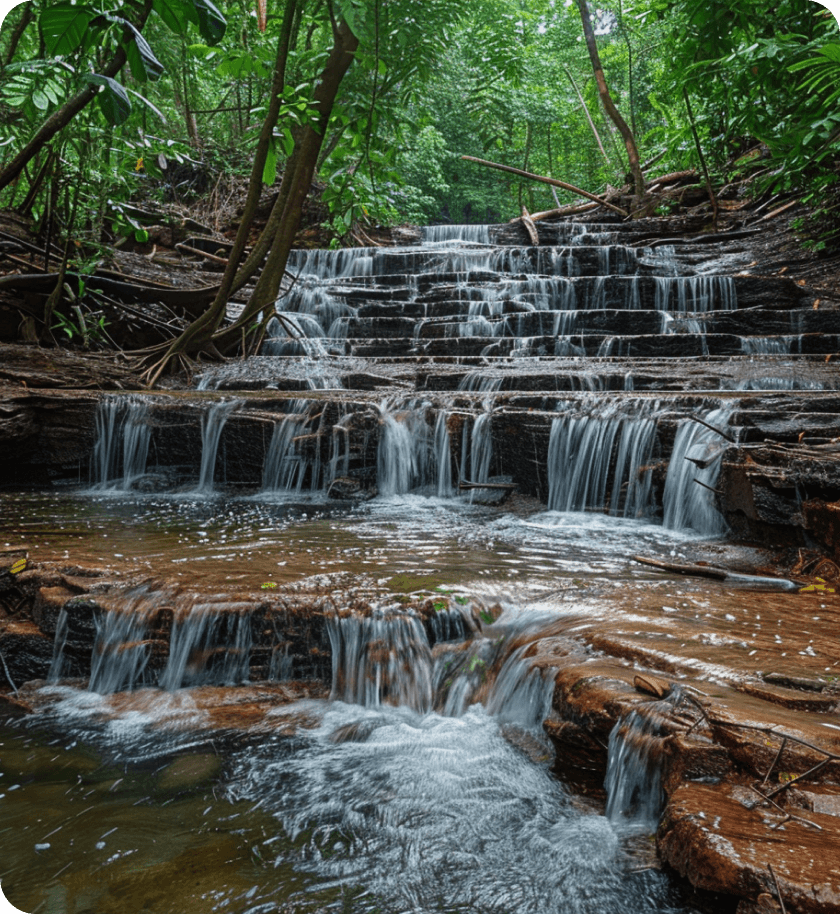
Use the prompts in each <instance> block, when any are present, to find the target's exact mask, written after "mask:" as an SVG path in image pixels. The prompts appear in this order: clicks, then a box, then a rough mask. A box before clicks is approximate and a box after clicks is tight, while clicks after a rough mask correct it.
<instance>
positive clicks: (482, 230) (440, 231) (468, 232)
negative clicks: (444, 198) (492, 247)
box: [423, 225, 490, 244]
mask: <svg viewBox="0 0 840 914" xmlns="http://www.w3.org/2000/svg"><path fill="white" fill-rule="evenodd" d="M423 240H424V241H425V242H427V243H428V244H444V243H446V242H449V241H467V242H470V243H471V244H490V226H488V225H427V226H424V228H423Z"/></svg>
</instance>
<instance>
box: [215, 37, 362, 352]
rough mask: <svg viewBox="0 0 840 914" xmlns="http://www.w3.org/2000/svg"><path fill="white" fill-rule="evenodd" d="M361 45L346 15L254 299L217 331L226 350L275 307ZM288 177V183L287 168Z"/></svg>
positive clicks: (299, 144)
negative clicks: (340, 97)
mask: <svg viewBox="0 0 840 914" xmlns="http://www.w3.org/2000/svg"><path fill="white" fill-rule="evenodd" d="M358 46H359V39H358V38H357V37H356V36H355V35H354V34H353V32H352V31H351V30H350V26H349V25H348V24H347V23H346V22H344V21H343V20H342V22H341V23H340V24H338V25H336V26H334V27H333V47H332V50H331V51H330V56H329V58H328V59H327V62H326V64H325V65H324V69H323V71H322V72H321V76H320V79H319V81H318V86H317V88H316V89H315V95H314V108H315V110H316V111H317V112H318V123H317V125H315V126H313V125H311V124H307V125H306V126H304V127H303V129H302V130H301V131H300V134H299V136H298V139H297V141H296V143H295V148H294V150H293V152H292V155H291V159H290V161H289V163H288V164H287V166H286V172H287V173H288V174H289V177H288V189H287V192H286V195H285V199H282V198H283V194H282V192H281V197H280V198H278V203H279V202H280V200H281V199H282V204H283V211H282V214H281V215H280V219H279V224H278V227H277V231H276V232H275V234H274V238H273V241H272V244H271V249H270V251H269V254H268V259H267V260H266V262H265V266H264V267H263V271H262V274H261V276H260V278H259V281H258V283H257V287H256V289H255V290H254V294H253V295H252V297H251V301H250V302H249V303H248V305H247V306H246V308H245V309H244V311H243V312H242V314H241V315H240V316H239V318H238V319H237V320H236V321H235V323H234V324H233V325H232V326H231V327H229V328H226V329H224V330H222V331H220V332H219V333H218V334H217V335H216V336H215V337H214V343H215V344H216V346H217V347H218V348H219V349H220V350H222V351H224V349H226V348H228V347H229V346H230V345H231V343H235V342H237V341H238V340H239V338H240V333H241V330H242V329H243V328H245V327H247V325H248V324H249V323H251V322H252V321H253V320H254V318H255V317H256V316H257V314H258V313H259V312H260V311H261V310H263V308H268V307H272V308H273V307H274V302H275V301H276V299H277V296H278V294H279V291H280V283H281V282H282V280H283V276H284V274H285V271H286V262H287V261H288V259H289V251H291V249H292V244H293V243H294V239H295V235H296V234H297V230H298V228H299V227H300V220H301V215H302V213H303V204H304V201H305V200H306V195H307V194H308V193H309V188H310V187H311V185H312V178H313V177H314V174H315V166H316V164H317V162H318V154H319V153H320V151H321V145H322V144H323V142H324V134H325V133H326V129H327V124H328V122H329V119H330V115H331V114H332V109H333V105H334V104H335V99H336V96H337V95H338V90H339V88H340V86H341V81H342V80H343V79H344V74H345V73H346V72H347V70H348V69H349V68H350V65H351V64H352V63H353V60H354V54H355V52H356V49H357V48H358ZM283 183H284V184H285V183H286V175H285V174H284V181H283ZM272 215H273V213H272Z"/></svg>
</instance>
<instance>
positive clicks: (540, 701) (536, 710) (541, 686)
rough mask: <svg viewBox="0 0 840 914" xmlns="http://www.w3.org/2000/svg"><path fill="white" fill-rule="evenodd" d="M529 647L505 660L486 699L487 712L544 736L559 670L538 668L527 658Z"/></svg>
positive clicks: (521, 649)
mask: <svg viewBox="0 0 840 914" xmlns="http://www.w3.org/2000/svg"><path fill="white" fill-rule="evenodd" d="M529 647H530V645H527V644H526V645H524V646H523V647H520V648H519V649H517V650H515V651H514V652H513V653H512V654H511V655H510V656H509V657H508V658H507V660H505V662H504V665H503V666H502V668H501V670H500V671H499V674H498V676H497V677H496V679H495V681H494V683H493V686H492V688H491V690H490V695H489V696H488V698H487V712H488V713H489V714H492V715H493V716H494V717H496V718H497V719H498V720H500V721H502V722H504V723H512V724H516V725H517V726H519V727H522V728H523V729H526V730H533V731H536V732H538V733H539V734H540V735H542V724H543V721H544V720H545V719H546V717H547V716H548V712H549V711H550V710H551V700H552V698H553V696H554V676H553V675H552V673H556V671H555V670H551V669H549V670H548V671H545V672H543V671H542V670H538V669H535V668H534V667H533V666H532V665H531V663H529V661H528V660H527V658H526V657H525V654H526V652H527V651H528V648H529Z"/></svg>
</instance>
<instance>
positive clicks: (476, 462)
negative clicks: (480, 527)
mask: <svg viewBox="0 0 840 914" xmlns="http://www.w3.org/2000/svg"><path fill="white" fill-rule="evenodd" d="M492 458H493V420H492V413H489V412H486V413H482V414H481V415H480V416H477V417H476V419H475V421H474V422H473V426H472V435H471V447H470V482H487V481H488V480H489V479H490V461H491V460H492ZM476 491H477V490H476V489H473V490H472V492H471V493H470V499H471V500H472V498H473V497H474V496H475V494H476Z"/></svg>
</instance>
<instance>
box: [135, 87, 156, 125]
mask: <svg viewBox="0 0 840 914" xmlns="http://www.w3.org/2000/svg"><path fill="white" fill-rule="evenodd" d="M126 91H127V92H130V93H131V94H132V95H133V96H134V97H135V98H139V99H140V101H141V102H143V104H144V105H145V106H146V107H147V108H148V109H149V110H150V111H151V112H152V113H154V114H156V115H157V116H158V117H159V118H160V120H161V121H162V122H163V123H164V124H165V123H166V115H164V113H163V112H162V111H161V110H160V109H159V108H156V107H155V106H154V105H153V104H152V103H151V102H150V101H149V100H148V99H147V98H146V97H145V96H144V95H141V94H140V93H139V92H135V91H134V89H126Z"/></svg>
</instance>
